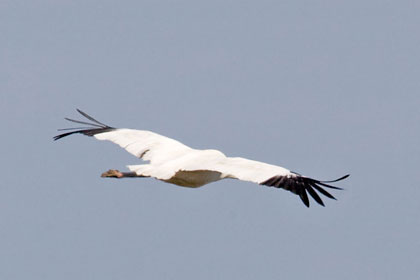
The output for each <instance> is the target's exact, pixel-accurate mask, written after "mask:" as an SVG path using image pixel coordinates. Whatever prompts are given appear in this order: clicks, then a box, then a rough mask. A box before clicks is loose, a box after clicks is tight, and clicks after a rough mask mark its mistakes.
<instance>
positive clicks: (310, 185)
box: [260, 174, 350, 207]
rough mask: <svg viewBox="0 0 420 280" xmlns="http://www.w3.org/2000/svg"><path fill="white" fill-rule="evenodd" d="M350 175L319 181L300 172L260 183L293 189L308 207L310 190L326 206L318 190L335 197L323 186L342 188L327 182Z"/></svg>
mask: <svg viewBox="0 0 420 280" xmlns="http://www.w3.org/2000/svg"><path fill="white" fill-rule="evenodd" d="M349 176H350V174H348V175H345V176H343V177H340V178H338V179H336V180H333V181H319V180H315V179H312V178H308V177H304V176H301V175H298V174H293V175H292V176H274V177H271V178H269V179H268V180H266V181H264V182H262V183H261V184H260V185H265V186H269V187H275V188H283V189H285V190H288V191H291V192H292V193H294V194H297V195H299V197H300V199H301V200H302V202H303V203H304V204H305V205H306V206H307V207H309V199H308V194H307V192H308V193H309V194H310V195H311V197H312V198H313V199H314V200H315V201H316V202H317V203H318V204H320V205H322V206H325V205H324V202H323V201H322V199H321V197H320V196H319V195H318V194H317V192H316V191H318V192H319V193H321V194H323V195H325V196H326V197H328V198H331V199H335V197H334V196H332V195H331V194H330V193H329V192H327V191H326V190H324V189H323V188H322V186H323V187H327V188H330V189H336V190H342V188H339V187H334V186H331V185H328V184H326V183H333V182H338V181H341V180H344V179H346V178H347V177H349ZM315 190H316V191H315Z"/></svg>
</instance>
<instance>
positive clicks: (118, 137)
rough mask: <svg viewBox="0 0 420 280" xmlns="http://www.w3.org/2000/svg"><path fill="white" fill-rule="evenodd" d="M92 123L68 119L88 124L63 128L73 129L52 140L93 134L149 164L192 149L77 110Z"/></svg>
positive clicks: (166, 159) (151, 133)
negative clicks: (111, 125) (108, 122)
mask: <svg viewBox="0 0 420 280" xmlns="http://www.w3.org/2000/svg"><path fill="white" fill-rule="evenodd" d="M77 111H78V112H79V113H80V114H82V115H83V116H85V117H86V118H87V119H89V120H90V121H92V122H93V123H88V122H83V121H76V120H73V119H68V118H66V120H69V121H71V122H75V123H79V124H83V125H89V126H90V127H87V128H83V129H80V128H69V129H64V130H73V131H70V132H66V133H63V134H60V135H57V136H55V137H54V140H58V139H60V138H63V137H66V136H68V135H71V134H74V133H80V134H84V135H87V136H94V137H95V138H96V139H98V140H108V141H111V142H113V143H115V144H117V145H119V146H120V147H121V148H123V149H125V150H126V151H128V152H129V153H131V154H132V155H134V156H136V157H138V158H142V159H143V160H146V161H150V163H151V164H160V163H162V162H166V161H169V160H171V159H173V158H177V157H179V156H180V155H182V154H184V153H186V152H188V151H189V150H192V149H191V148H190V147H188V146H186V145H184V144H182V143H180V142H178V141H176V140H174V139H171V138H168V137H165V136H162V135H159V134H157V133H154V132H150V131H146V130H135V129H127V128H113V127H110V126H107V125H105V124H103V123H101V122H98V121H97V120H95V119H94V118H92V117H91V116H89V115H87V114H86V113H84V112H82V111H80V110H77Z"/></svg>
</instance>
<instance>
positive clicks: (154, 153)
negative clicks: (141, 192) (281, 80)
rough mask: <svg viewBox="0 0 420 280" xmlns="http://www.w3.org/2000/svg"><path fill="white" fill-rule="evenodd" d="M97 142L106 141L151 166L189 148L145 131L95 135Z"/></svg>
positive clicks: (123, 130) (121, 130) (132, 130)
mask: <svg viewBox="0 0 420 280" xmlns="http://www.w3.org/2000/svg"><path fill="white" fill-rule="evenodd" d="M94 137H95V138H96V139H98V140H108V141H111V142H113V143H115V144H117V145H119V146H120V147H121V148H123V149H125V150H126V151H127V152H129V153H130V154H133V155H134V156H136V157H138V158H142V159H143V160H146V161H150V163H151V164H153V165H158V164H161V163H163V162H166V161H169V160H172V159H175V158H177V157H179V156H181V155H183V154H185V153H186V152H188V151H189V150H191V148H190V147H188V146H186V145H184V144H182V143H180V142H178V141H176V140H174V139H171V138H168V137H165V136H162V135H159V134H157V133H153V132H150V131H145V130H135V129H127V128H122V129H115V130H112V131H109V132H103V133H98V134H95V135H94Z"/></svg>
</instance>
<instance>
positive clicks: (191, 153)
mask: <svg viewBox="0 0 420 280" xmlns="http://www.w3.org/2000/svg"><path fill="white" fill-rule="evenodd" d="M77 111H78V112H79V113H80V114H81V115H83V116H84V117H85V118H87V119H88V120H89V121H91V122H86V121H78V120H73V119H69V118H65V119H66V120H68V121H71V122H75V123H78V124H83V125H88V126H89V127H76V128H67V129H59V130H71V131H70V132H66V133H63V134H60V135H57V136H55V137H54V140H58V139H61V138H63V137H66V136H68V135H71V134H75V133H80V134H84V135H87V136H93V137H95V138H96V139H98V140H108V141H111V142H113V143H115V144H118V145H119V146H120V147H121V148H124V149H125V150H126V151H128V152H129V153H131V154H133V155H134V156H136V157H138V158H141V159H143V160H144V161H149V164H142V165H128V166H127V167H128V169H129V170H130V172H120V171H118V170H115V169H110V170H108V171H106V172H104V173H103V174H102V175H101V176H102V177H112V178H126V177H153V178H156V179H158V180H161V181H164V182H167V183H171V184H175V185H178V186H183V187H190V188H197V187H201V186H203V185H205V184H208V183H211V182H215V181H219V180H221V179H226V178H231V179H238V180H242V181H250V182H253V183H257V184H260V185H266V186H270V187H275V188H283V189H285V190H288V191H291V192H292V193H294V194H296V195H299V196H300V198H301V199H302V201H303V203H304V204H305V205H306V206H307V207H309V199H308V195H307V192H308V193H309V194H310V195H311V196H312V198H313V199H314V200H315V201H316V202H318V203H319V204H321V205H322V206H324V203H323V202H322V200H321V198H320V197H319V195H318V194H317V192H316V191H318V192H319V193H321V194H323V195H325V196H326V197H328V198H331V199H335V198H334V197H333V196H332V195H331V194H330V193H328V192H327V191H326V190H325V189H324V188H323V187H326V188H330V189H338V190H341V188H338V187H334V186H331V185H329V183H333V182H337V181H340V180H343V179H345V178H347V177H348V176H349V174H348V175H345V176H343V177H341V178H338V179H336V180H333V181H319V180H315V179H312V178H309V177H305V176H302V175H300V174H298V173H295V172H292V171H290V170H287V169H285V168H283V167H280V166H276V165H271V164H267V163H264V162H259V161H254V160H249V159H245V158H240V157H227V156H225V155H224V154H223V153H222V152H220V151H217V150H197V149H193V148H190V147H188V146H186V145H184V144H182V143H180V142H178V141H176V140H174V139H171V138H168V137H165V136H162V135H159V134H157V133H154V132H151V131H146V130H136V129H127V128H114V127H110V126H108V125H105V124H103V123H101V122H99V121H97V120H95V119H94V118H92V117H91V116H89V115H88V114H86V113H84V112H82V111H81V110H79V109H77Z"/></svg>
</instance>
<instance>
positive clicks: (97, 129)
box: [53, 109, 115, 141]
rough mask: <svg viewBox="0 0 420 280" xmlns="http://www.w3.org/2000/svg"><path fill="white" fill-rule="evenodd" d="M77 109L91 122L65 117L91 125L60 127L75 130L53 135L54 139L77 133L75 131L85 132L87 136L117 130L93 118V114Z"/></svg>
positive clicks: (71, 120)
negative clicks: (81, 127)
mask: <svg viewBox="0 0 420 280" xmlns="http://www.w3.org/2000/svg"><path fill="white" fill-rule="evenodd" d="M76 110H77V112H79V113H80V114H81V115H82V116H84V117H85V118H86V119H88V120H89V121H91V122H86V121H78V120H73V119H69V118H64V119H65V120H67V121H70V122H74V123H78V124H83V125H87V126H90V127H85V128H83V129H80V127H75V128H65V129H59V130H73V131H70V132H66V133H62V134H59V135H56V136H54V137H53V139H54V141H56V140H59V139H61V138H63V137H66V136H69V135H72V134H75V133H81V134H84V135H87V136H93V135H95V134H99V133H103V132H108V131H111V130H115V128H114V127H111V126H108V125H106V124H104V123H101V122H99V121H97V120H96V119H94V118H92V117H91V116H89V115H88V114H86V113H85V112H83V111H81V110H80V109H76Z"/></svg>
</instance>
